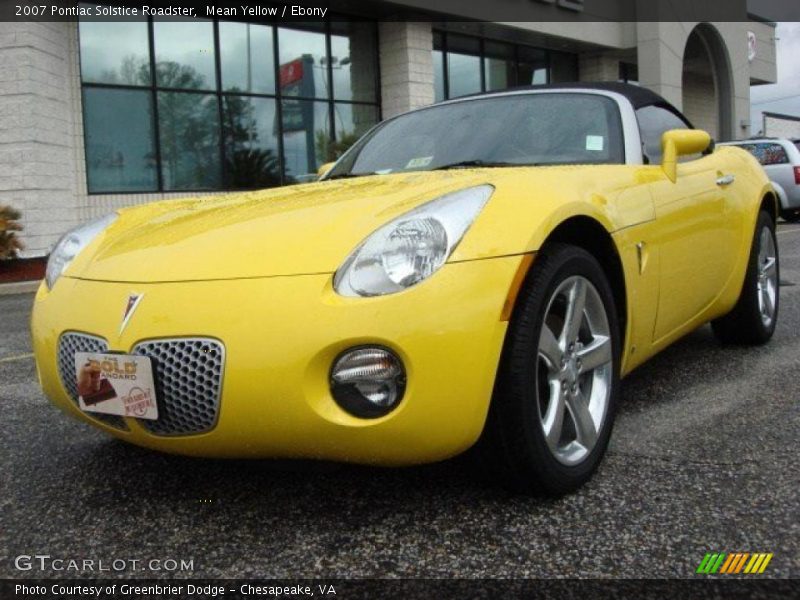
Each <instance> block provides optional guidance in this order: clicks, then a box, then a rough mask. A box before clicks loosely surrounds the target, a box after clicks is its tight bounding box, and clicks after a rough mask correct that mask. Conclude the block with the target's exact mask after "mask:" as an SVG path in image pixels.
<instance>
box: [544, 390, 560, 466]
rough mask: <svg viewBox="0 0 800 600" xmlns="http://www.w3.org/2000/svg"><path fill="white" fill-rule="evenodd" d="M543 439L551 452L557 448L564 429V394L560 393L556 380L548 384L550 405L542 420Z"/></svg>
mask: <svg viewBox="0 0 800 600" xmlns="http://www.w3.org/2000/svg"><path fill="white" fill-rule="evenodd" d="M542 427H543V428H544V437H545V439H546V440H547V444H548V446H550V447H551V448H552V449H553V450H555V449H556V448H557V447H558V441H559V440H560V439H561V430H562V428H563V427H564V394H563V393H562V389H561V383H560V382H559V381H558V380H557V379H553V380H552V381H551V382H550V404H549V405H548V406H547V412H546V413H545V414H544V418H543V419H542Z"/></svg>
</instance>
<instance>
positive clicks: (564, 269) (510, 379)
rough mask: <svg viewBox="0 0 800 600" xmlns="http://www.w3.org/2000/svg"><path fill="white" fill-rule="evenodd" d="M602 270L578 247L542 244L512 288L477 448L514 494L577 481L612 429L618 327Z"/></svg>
mask: <svg viewBox="0 0 800 600" xmlns="http://www.w3.org/2000/svg"><path fill="white" fill-rule="evenodd" d="M618 331H619V330H618V324H617V318H616V309H615V307H614V297H613V294H612V292H611V288H610V286H609V283H608V280H607V278H606V276H605V273H604V272H603V269H602V268H601V266H600V265H599V263H598V262H597V260H596V259H595V258H594V257H593V256H592V255H591V254H589V253H588V252H586V251H585V250H582V249H581V248H577V247H574V246H570V245H566V244H553V245H551V246H549V247H546V248H545V249H544V250H543V251H542V252H541V253H540V254H539V256H538V257H537V259H536V264H535V266H534V270H533V272H532V273H531V276H529V277H528V280H527V281H526V283H525V285H524V286H523V289H522V290H521V291H520V295H519V298H518V300H517V306H516V307H515V311H514V316H513V318H512V320H511V323H510V324H509V332H508V335H507V339H506V345H505V348H504V351H503V359H502V361H501V365H500V369H499V372H498V379H497V383H496V386H495V394H494V398H493V400H492V406H491V410H490V414H489V419H488V421H487V424H486V428H485V430H484V434H483V436H482V438H481V441H480V442H479V445H478V448H477V450H478V452H479V455H480V458H481V460H482V463H483V465H484V467H485V468H486V469H487V470H488V471H490V473H491V474H492V475H495V476H497V477H499V479H500V480H501V481H502V482H503V483H505V484H507V485H508V486H509V487H512V488H513V489H515V490H517V491H523V492H527V493H539V494H547V495H561V494H564V493H567V492H570V491H573V490H575V489H577V488H578V487H580V486H581V485H582V484H583V483H585V482H586V481H587V480H588V479H589V478H590V477H591V475H592V473H593V472H594V470H595V469H596V467H597V465H598V463H599V462H600V459H601V458H602V456H603V454H604V452H605V450H606V446H607V445H608V440H609V437H610V435H611V426H612V423H613V420H614V409H615V405H616V397H617V388H618V387H619V333H618Z"/></svg>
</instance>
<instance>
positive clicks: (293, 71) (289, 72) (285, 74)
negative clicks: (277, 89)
mask: <svg viewBox="0 0 800 600" xmlns="http://www.w3.org/2000/svg"><path fill="white" fill-rule="evenodd" d="M302 78H303V61H302V59H299V58H298V59H297V60H293V61H292V62H289V63H286V64H285V65H281V67H280V84H281V87H286V86H287V85H290V84H292V83H294V82H296V81H300V80H301V79H302Z"/></svg>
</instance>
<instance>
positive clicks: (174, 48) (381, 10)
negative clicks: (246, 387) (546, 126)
mask: <svg viewBox="0 0 800 600" xmlns="http://www.w3.org/2000/svg"><path fill="white" fill-rule="evenodd" d="M508 1H509V2H511V1H512V0H508ZM597 1H598V2H599V1H600V0H597ZM698 1H702V0H698ZM328 4H330V5H331V6H332V10H329V11H328V13H327V15H326V18H325V20H324V21H320V22H316V23H303V24H301V23H292V22H289V21H282V20H274V21H271V22H270V21H267V20H259V19H258V18H254V17H247V16H246V15H229V16H225V17H222V18H197V19H189V20H184V21H175V20H160V19H152V18H148V19H141V18H138V19H137V18H132V19H129V20H116V21H100V20H95V19H90V18H89V19H82V20H79V21H76V20H72V21H60V22H42V21H28V22H3V23H0V205H3V204H10V205H11V206H12V207H14V208H17V209H19V210H20V211H21V212H22V215H23V216H22V225H23V227H24V232H23V236H22V239H23V241H24V243H25V245H26V249H25V251H24V252H23V254H22V256H24V257H36V256H43V255H45V254H47V253H48V252H49V250H50V248H51V247H52V245H53V244H54V242H55V241H56V240H57V238H58V237H59V236H60V235H61V234H62V233H64V231H66V230H67V229H69V228H71V227H73V226H74V225H76V224H77V223H80V222H83V221H86V220H88V219H92V218H95V217H98V216H102V215H104V214H106V213H109V212H112V211H114V210H115V209H118V208H121V207H127V206H131V205H135V204H141V203H146V202H152V201H155V200H161V199H169V198H178V197H185V196H190V195H198V194H210V193H215V192H217V193H218V192H220V191H226V192H227V191H242V190H252V189H258V188H265V187H272V186H279V185H288V184H292V183H297V182H303V181H308V180H309V179H312V178H313V176H314V173H315V172H316V169H317V167H318V166H319V165H320V164H322V163H324V162H328V161H329V160H331V159H333V158H335V157H336V156H338V155H339V154H340V153H341V152H342V151H343V150H344V149H345V148H346V147H348V146H349V145H350V144H351V143H352V142H353V140H354V139H356V137H357V136H358V135H360V134H361V133H363V132H364V131H365V130H366V129H368V128H369V127H370V126H372V125H373V124H375V123H376V122H378V121H379V120H381V119H385V118H387V117H391V116H393V115H397V114H399V113H402V112H404V111H407V110H410V109H413V108H417V107H420V106H425V105H427V104H431V103H433V102H436V101H439V100H444V99H448V98H456V97H458V96H462V95H465V94H472V93H475V92H481V91H492V90H502V89H507V88H509V87H513V86H518V85H527V84H539V83H560V82H570V81H629V82H631V83H635V84H636V85H641V86H645V87H647V88H650V89H652V90H654V91H656V92H658V93H659V94H661V95H663V96H664V97H665V98H667V99H668V100H669V101H670V102H672V103H673V104H674V105H676V106H677V107H678V108H681V109H682V110H683V111H684V112H685V114H686V115H687V116H688V118H689V119H690V120H691V121H692V122H693V124H694V125H695V126H696V127H700V128H703V129H706V130H708V131H709V132H710V133H711V134H712V136H713V137H715V138H716V139H718V140H728V139H736V138H744V137H747V136H749V135H750V133H751V123H750V122H749V120H748V119H749V114H750V91H749V90H750V86H751V85H757V84H763V83H774V82H775V81H776V77H777V75H776V62H775V36H774V31H775V30H774V26H773V24H771V23H770V22H769V21H766V20H765V19H764V18H761V16H759V15H753V14H751V13H747V12H746V8H745V2H744V0H742V1H741V3H739V2H738V1H737V0H734V1H733V2H730V3H727V4H730V5H737V6H738V5H739V4H741V9H742V15H744V18H742V19H740V20H736V21H724V22H717V21H709V22H687V21H676V20H669V19H668V18H662V19H660V20H650V21H643V20H642V19H641V18H639V17H640V15H637V14H634V13H630V14H629V13H625V12H620V11H623V10H631V11H633V10H635V7H636V6H637V5H642V3H641V2H635V1H633V0H631V1H628V2H619V3H613V2H605V3H604V4H605V5H612V8H611V9H609V10H612V12H613V11H616V12H613V14H610V15H606V17H607V18H604V19H599V18H597V15H595V14H594V13H593V12H592V10H593V7H594V4H593V2H592V0H585V1H577V0H536V1H534V0H524V1H523V0H517V1H516V2H514V5H515V6H516V7H517V9H518V10H519V11H524V12H523V13H522V15H521V17H522V18H515V19H514V20H509V21H507V22H498V21H488V20H487V19H489V18H491V14H490V11H488V8H487V7H489V6H490V5H493V3H490V2H484V3H480V6H478V7H472V8H471V7H470V6H469V4H470V3H466V2H456V1H452V2H448V1H442V2H440V3H438V4H437V11H442V12H438V13H436V14H433V13H430V12H420V11H421V10H424V9H425V5H426V4H427V5H428V6H430V3H427V2H421V1H414V0H407V1H402V0H395V1H394V2H392V3H391V4H388V3H383V2H377V1H375V2H360V3H352V2H351V3H346V2H343V3H341V5H338V4H337V3H335V2H331V3H328ZM474 4H479V3H474ZM354 6H358V7H361V8H359V9H358V13H357V14H356V13H355V12H347V10H348V9H349V10H351V11H354V9H353V7H354ZM363 7H366V8H363ZM626 7H627V8H626ZM631 7H634V8H631ZM337 8H338V9H339V12H333V9H337ZM445 11H446V12H445ZM501 17H502V15H501ZM611 17H613V18H611ZM593 19H596V20H593ZM759 126H760V125H759V124H754V125H753V126H752V131H753V132H755V131H757V130H758V129H759Z"/></svg>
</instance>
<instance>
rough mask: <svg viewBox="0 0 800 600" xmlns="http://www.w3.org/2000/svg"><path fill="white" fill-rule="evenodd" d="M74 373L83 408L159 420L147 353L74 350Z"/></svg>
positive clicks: (107, 413) (106, 413)
mask: <svg viewBox="0 0 800 600" xmlns="http://www.w3.org/2000/svg"><path fill="white" fill-rule="evenodd" d="M75 376H76V378H77V384H78V394H79V397H78V404H79V406H80V409H81V410H82V411H84V412H90V413H102V414H105V415H118V416H120V417H134V418H136V419H151V420H155V419H158V404H157V403H156V388H155V384H154V382H153V365H152V362H151V360H150V357H149V356H136V355H130V354H100V353H96V352H76V353H75Z"/></svg>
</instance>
